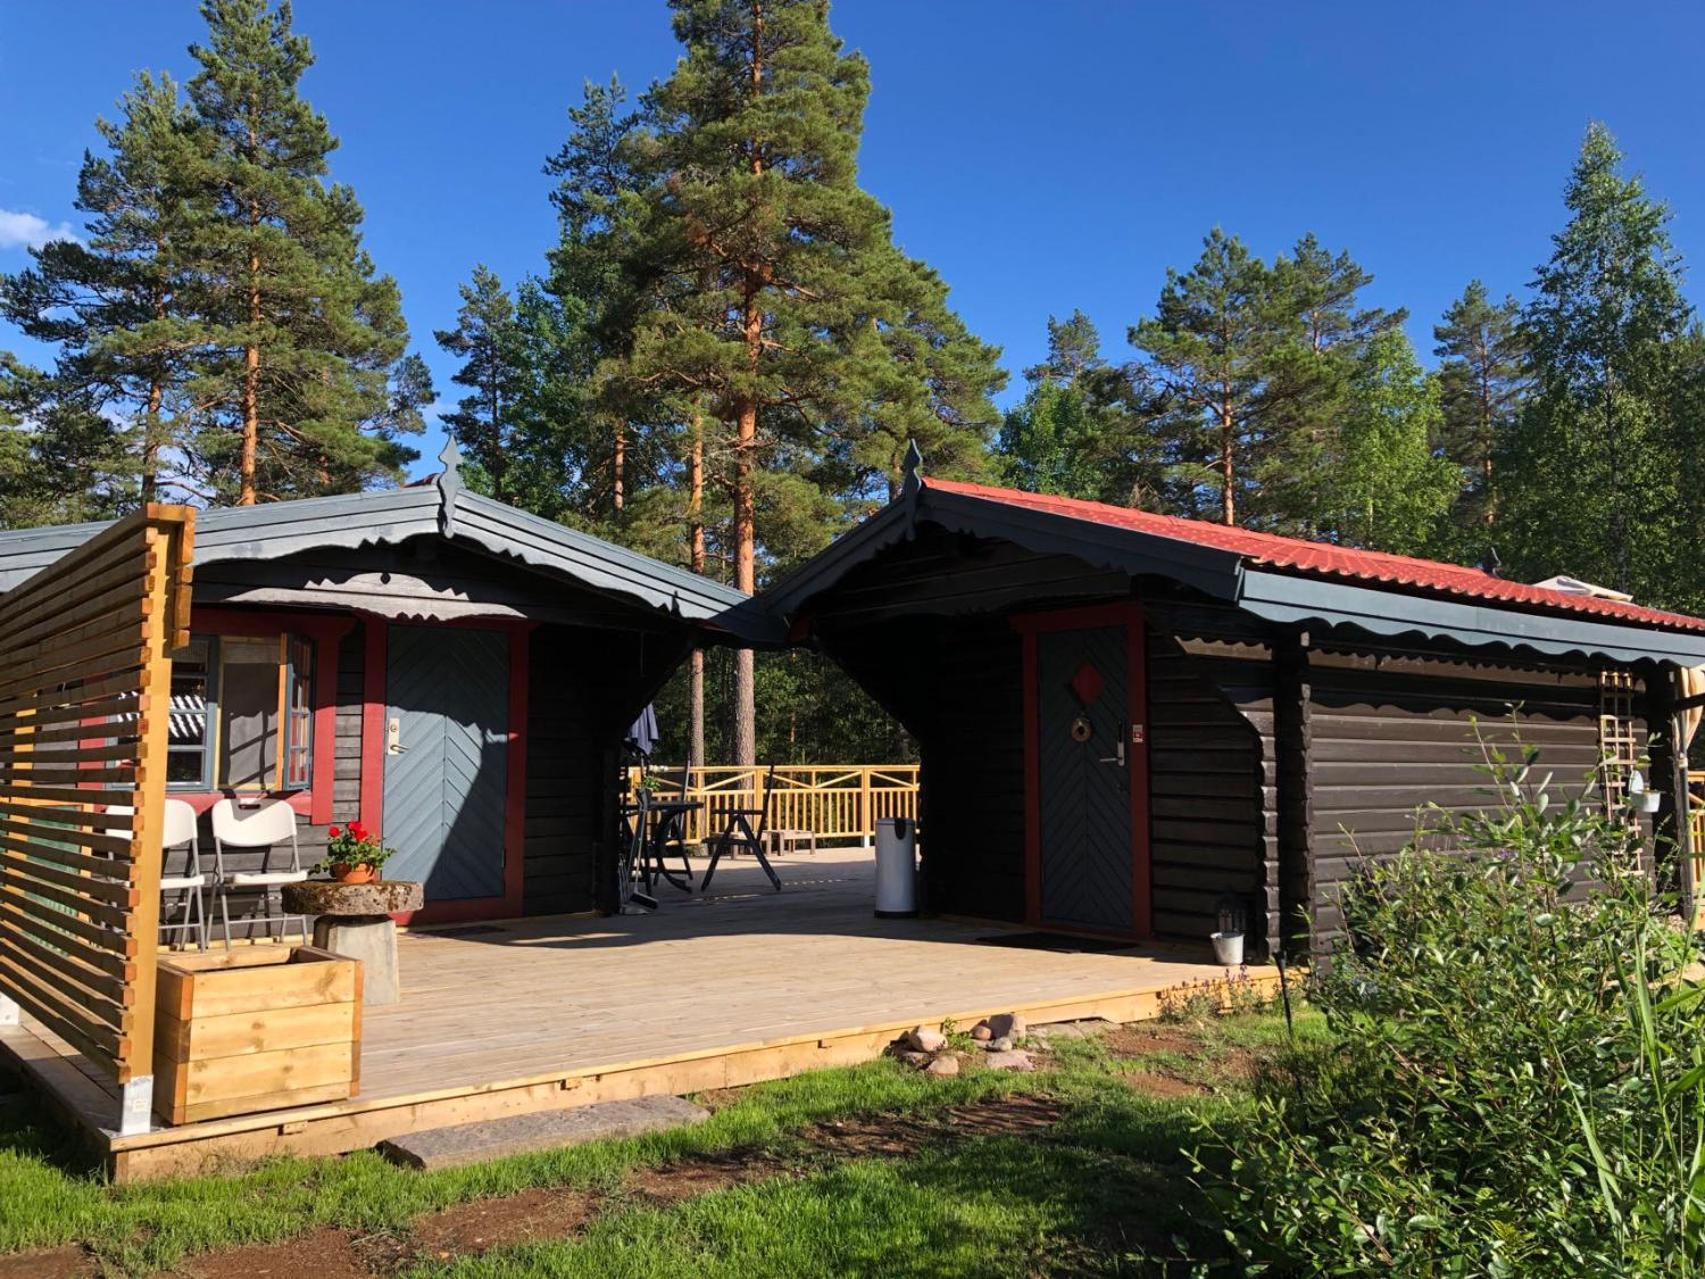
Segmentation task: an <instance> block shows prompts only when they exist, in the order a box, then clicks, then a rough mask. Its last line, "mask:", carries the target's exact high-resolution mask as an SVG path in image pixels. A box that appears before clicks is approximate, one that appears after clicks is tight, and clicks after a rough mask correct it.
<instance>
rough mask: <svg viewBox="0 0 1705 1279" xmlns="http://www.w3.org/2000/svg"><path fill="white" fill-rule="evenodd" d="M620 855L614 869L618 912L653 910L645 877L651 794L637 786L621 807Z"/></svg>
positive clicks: (652, 902)
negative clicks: (634, 909)
mask: <svg viewBox="0 0 1705 1279" xmlns="http://www.w3.org/2000/svg"><path fill="white" fill-rule="evenodd" d="M621 812H622V856H621V862H620V865H619V866H618V868H617V875H618V879H617V882H616V892H617V896H618V900H619V902H620V908H619V910H620V913H621V914H624V915H625V914H630V913H633V912H632V911H630V907H643V908H644V909H646V910H656V909H657V899H656V898H655V897H653V896H652V895H651V880H650V878H649V877H648V876H647V874H646V869H647V868H646V864H645V863H646V834H647V828H648V827H649V825H650V821H651V792H650V791H649V790H647V789H646V788H645V787H643V786H642V787H640V788H639V789H638V790H637V791H635V792H634V796H633V800H632V802H631V803H624V804H623V805H622V809H621Z"/></svg>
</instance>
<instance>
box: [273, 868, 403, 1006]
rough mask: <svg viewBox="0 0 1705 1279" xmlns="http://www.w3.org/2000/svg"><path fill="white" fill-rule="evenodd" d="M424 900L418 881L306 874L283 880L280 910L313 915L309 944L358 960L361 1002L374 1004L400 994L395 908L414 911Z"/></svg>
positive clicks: (392, 1002)
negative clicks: (355, 881)
mask: <svg viewBox="0 0 1705 1279" xmlns="http://www.w3.org/2000/svg"><path fill="white" fill-rule="evenodd" d="M425 901H426V894H425V891H424V890H423V889H422V887H421V885H419V884H417V883H415V882H414V881H412V880H407V879H379V880H374V881H373V882H372V883H368V884H344V883H339V882H338V881H337V880H335V879H308V880H304V881H302V882H301V883H299V884H286V885H284V909H285V910H287V911H289V912H290V913H291V914H293V915H313V916H315V919H314V945H316V946H318V947H320V949H322V950H329V951H331V952H332V953H333V954H337V955H343V956H345V957H347V958H349V959H359V960H360V961H361V994H362V1002H363V1003H366V1004H371V1005H373V1006H374V1007H377V1006H379V1005H380V1004H394V1003H396V1002H397V1000H398V999H399V998H401V987H400V985H399V983H398V980H397V925H396V923H395V921H394V920H392V919H391V916H392V915H393V914H395V913H396V912H397V911H402V910H419V909H420V908H421V906H422V905H423V904H424V903H425Z"/></svg>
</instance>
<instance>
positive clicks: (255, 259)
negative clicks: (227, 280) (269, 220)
mask: <svg viewBox="0 0 1705 1279" xmlns="http://www.w3.org/2000/svg"><path fill="white" fill-rule="evenodd" d="M252 136H253V135H252V134H251V137H252ZM259 227H260V207H259V206H258V205H256V204H254V203H253V202H252V201H251V202H250V204H249V236H250V239H249V245H250V247H249V336H248V342H247V343H246V345H245V346H244V347H243V453H242V460H241V462H240V463H239V474H240V479H239V482H238V489H237V505H238V506H253V505H254V504H255V458H256V454H257V453H258V452H259V449H260V317H261V305H260V250H259V249H257V248H255V247H254V235H255V233H256V231H257V229H258V228H259Z"/></svg>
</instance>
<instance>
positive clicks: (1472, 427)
mask: <svg viewBox="0 0 1705 1279" xmlns="http://www.w3.org/2000/svg"><path fill="white" fill-rule="evenodd" d="M1520 321H1521V306H1520V304H1519V303H1518V302H1517V301H1516V300H1515V298H1514V297H1509V296H1506V297H1505V298H1504V300H1503V301H1502V302H1499V303H1494V302H1493V301H1492V300H1491V298H1490V296H1489V295H1488V294H1487V292H1486V286H1485V285H1484V284H1483V283H1481V282H1480V281H1479V280H1471V281H1469V284H1468V287H1467V288H1466V289H1464V290H1463V293H1462V296H1461V297H1460V298H1458V299H1457V300H1456V301H1455V302H1453V303H1451V305H1450V309H1449V310H1447V311H1446V312H1445V314H1444V321H1443V323H1440V324H1436V325H1434V326H1433V340H1434V341H1435V342H1436V343H1437V345H1436V346H1434V347H1433V354H1434V355H1436V356H1438V357H1439V407H1440V416H1439V435H1438V440H1437V444H1438V447H1439V449H1440V451H1441V452H1442V453H1443V454H1444V455H1445V456H1446V457H1448V458H1449V459H1450V460H1451V461H1452V462H1454V463H1455V464H1456V465H1457V466H1459V467H1461V468H1462V472H1463V490H1462V497H1461V500H1460V502H1459V503H1458V508H1459V516H1460V518H1459V519H1458V521H1457V523H1458V525H1459V526H1460V527H1462V528H1464V529H1465V530H1466V529H1467V528H1469V527H1472V526H1475V525H1479V526H1484V525H1488V524H1491V523H1492V522H1493V521H1494V519H1495V518H1496V514H1497V504H1496V500H1495V497H1496V490H1495V487H1494V484H1493V459H1494V458H1495V457H1496V456H1497V454H1498V452H1499V450H1500V449H1502V448H1503V446H1504V440H1505V438H1506V437H1507V435H1508V434H1509V431H1510V429H1511V427H1512V425H1513V424H1514V422H1515V419H1516V415H1517V413H1518V412H1519V410H1520V408H1521V402H1522V398H1523V396H1524V394H1525V393H1526V389H1527V367H1526V365H1527V359H1526V348H1525V345H1524V342H1523V339H1522V333H1521V323H1520ZM1481 550H1482V552H1483V551H1484V548H1481Z"/></svg>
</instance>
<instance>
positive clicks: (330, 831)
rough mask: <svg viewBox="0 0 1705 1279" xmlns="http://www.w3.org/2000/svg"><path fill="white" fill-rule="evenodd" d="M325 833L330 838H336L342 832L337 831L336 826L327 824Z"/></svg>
mask: <svg viewBox="0 0 1705 1279" xmlns="http://www.w3.org/2000/svg"><path fill="white" fill-rule="evenodd" d="M326 834H327V836H329V837H330V838H332V839H336V838H337V837H338V836H339V835H340V834H342V832H341V831H339V830H338V828H337V827H336V826H328V827H326Z"/></svg>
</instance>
